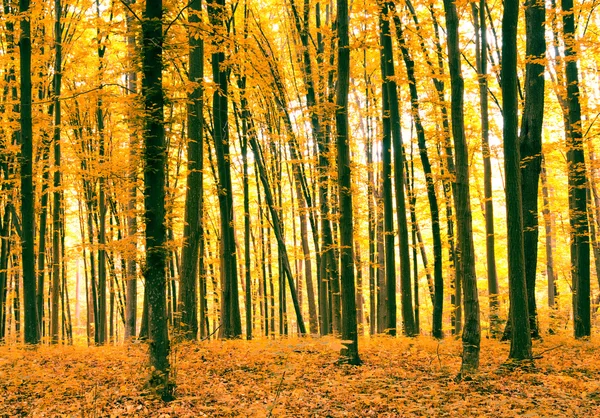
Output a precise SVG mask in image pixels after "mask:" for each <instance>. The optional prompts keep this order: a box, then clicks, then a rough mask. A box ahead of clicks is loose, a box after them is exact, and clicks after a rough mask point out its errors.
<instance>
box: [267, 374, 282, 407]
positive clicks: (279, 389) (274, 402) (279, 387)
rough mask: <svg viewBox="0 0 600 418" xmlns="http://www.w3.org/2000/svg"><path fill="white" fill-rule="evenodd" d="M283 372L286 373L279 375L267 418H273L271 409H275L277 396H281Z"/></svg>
mask: <svg viewBox="0 0 600 418" xmlns="http://www.w3.org/2000/svg"><path fill="white" fill-rule="evenodd" d="M285 372H286V370H284V371H283V374H282V375H281V380H280V381H279V385H277V391H276V392H275V399H273V405H271V408H269V414H268V415H267V418H269V417H271V416H273V409H275V404H276V403H277V399H279V395H280V394H281V386H282V385H283V379H284V378H285Z"/></svg>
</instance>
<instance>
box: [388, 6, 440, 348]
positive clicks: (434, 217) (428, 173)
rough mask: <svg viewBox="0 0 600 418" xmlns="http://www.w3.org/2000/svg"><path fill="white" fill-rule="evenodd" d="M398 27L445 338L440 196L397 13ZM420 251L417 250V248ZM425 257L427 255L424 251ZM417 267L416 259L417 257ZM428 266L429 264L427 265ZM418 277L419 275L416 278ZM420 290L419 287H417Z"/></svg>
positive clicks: (435, 330)
mask: <svg viewBox="0 0 600 418" xmlns="http://www.w3.org/2000/svg"><path fill="white" fill-rule="evenodd" d="M394 25H395V27H396V34H397V37H398V43H399V44H400V50H401V51H402V57H403V58H404V64H405V66H406V74H407V76H408V81H409V89H410V101H411V111H412V116H413V120H414V123H415V127H416V130H417V141H418V147H419V156H420V158H421V164H422V166H423V172H424V173H425V182H426V186H427V200H428V202H429V211H430V213H431V234H432V240H433V275H434V292H433V293H434V296H433V324H432V334H433V336H434V337H435V338H442V336H443V332H442V313H443V308H444V278H443V270H442V238H441V232H440V215H439V206H438V201H437V196H436V194H435V183H434V178H433V172H432V170H431V162H430V161H429V154H428V153H427V146H426V140H425V128H424V127H423V123H422V121H421V114H420V109H419V94H418V91H417V79H416V76H415V63H414V61H413V59H412V57H411V55H410V51H409V49H408V47H407V45H406V41H405V39H404V31H403V30H402V26H401V21H400V17H399V16H398V15H397V14H394ZM415 250H416V249H415ZM423 254H424V252H423ZM413 262H414V263H415V266H416V263H417V261H416V257H414V261H413ZM424 264H426V263H424ZM416 276H417V275H416V274H415V277H416ZM415 291H416V288H415Z"/></svg>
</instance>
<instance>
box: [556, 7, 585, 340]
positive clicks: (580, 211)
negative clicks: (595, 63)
mask: <svg viewBox="0 0 600 418" xmlns="http://www.w3.org/2000/svg"><path fill="white" fill-rule="evenodd" d="M561 6H562V12H563V30H564V43H565V62H566V65H565V78H566V82H567V107H568V112H569V117H568V119H569V128H568V132H567V134H568V135H567V145H568V151H567V161H568V166H569V195H570V197H571V201H572V210H570V211H569V212H570V213H569V218H570V223H571V231H572V232H571V240H572V243H573V244H572V246H571V251H572V255H571V260H572V261H573V266H572V269H571V270H572V272H573V318H574V332H575V337H576V338H584V337H588V336H589V335H590V333H591V317H590V312H591V306H590V243H589V227H588V216H587V212H588V208H587V196H586V184H587V180H586V179H587V175H586V166H585V156H584V150H583V132H582V127H581V122H582V121H581V104H580V102H579V71H578V69H577V53H576V49H575V48H576V45H575V41H576V39H575V17H574V11H573V0H562V1H561Z"/></svg>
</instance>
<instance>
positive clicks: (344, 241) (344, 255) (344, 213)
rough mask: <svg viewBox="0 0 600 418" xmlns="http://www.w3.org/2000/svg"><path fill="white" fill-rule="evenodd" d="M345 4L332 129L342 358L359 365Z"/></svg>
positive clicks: (340, 10)
mask: <svg viewBox="0 0 600 418" xmlns="http://www.w3.org/2000/svg"><path fill="white" fill-rule="evenodd" d="M349 21H350V18H349V16H348V1H347V0H337V27H338V33H337V35H338V50H337V54H338V74H337V75H338V80H337V93H336V105H337V107H336V111H335V127H336V131H337V157H338V187H339V198H340V279H341V282H340V284H341V290H342V340H343V341H344V348H343V349H342V353H341V354H342V356H343V357H344V358H345V359H346V361H347V362H348V363H349V364H353V365H359V364H360V363H361V360H360V357H359V356H358V332H357V325H356V291H355V287H354V240H353V226H354V222H353V221H352V170H351V168H350V146H349V144H348V142H349V140H348V88H349V83H350V45H349V40H348V39H349V36H348V26H349Z"/></svg>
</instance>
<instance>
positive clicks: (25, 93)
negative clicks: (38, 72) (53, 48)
mask: <svg viewBox="0 0 600 418" xmlns="http://www.w3.org/2000/svg"><path fill="white" fill-rule="evenodd" d="M29 6H30V1H29V0H20V1H19V12H20V13H21V20H20V23H21V35H20V38H19V56H20V68H21V81H20V87H21V99H20V113H21V119H20V122H21V126H20V128H21V129H20V143H21V144H20V145H21V156H20V163H21V228H22V233H21V263H22V266H23V276H22V277H23V304H24V310H25V343H26V344H38V343H39V340H40V333H39V324H38V315H37V304H36V297H35V293H36V288H35V286H36V283H35V282H36V280H35V279H36V276H35V254H34V252H35V213H34V203H35V193H34V189H33V127H32V119H31V10H30V7H29Z"/></svg>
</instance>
